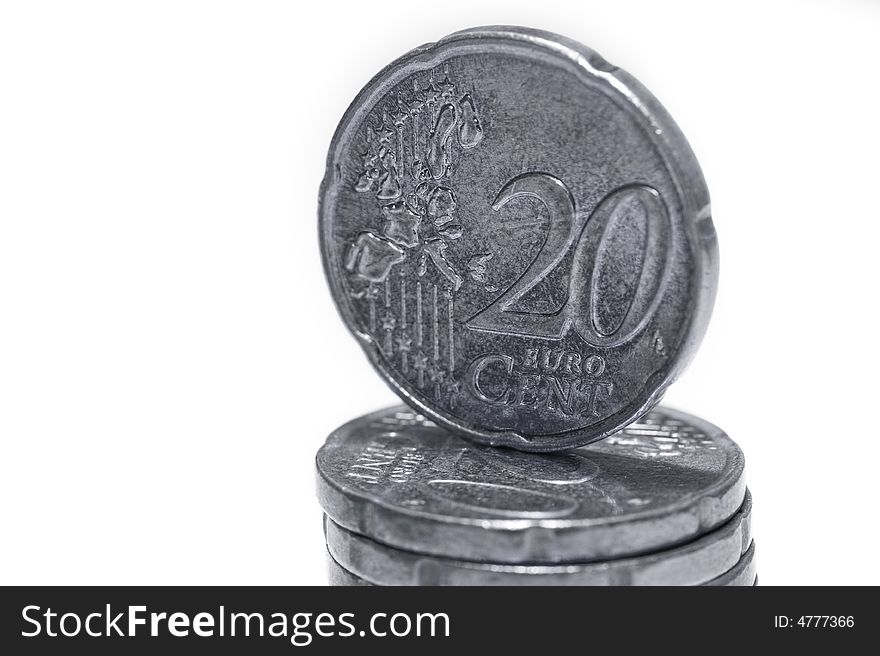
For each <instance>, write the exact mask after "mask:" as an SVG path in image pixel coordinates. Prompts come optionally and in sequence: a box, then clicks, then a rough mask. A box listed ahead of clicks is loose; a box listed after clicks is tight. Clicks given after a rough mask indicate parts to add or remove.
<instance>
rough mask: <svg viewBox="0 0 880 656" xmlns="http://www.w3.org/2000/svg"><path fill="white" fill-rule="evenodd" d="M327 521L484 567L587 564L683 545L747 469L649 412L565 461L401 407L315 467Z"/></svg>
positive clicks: (706, 440) (356, 431) (680, 419)
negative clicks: (460, 433)
mask: <svg viewBox="0 0 880 656" xmlns="http://www.w3.org/2000/svg"><path fill="white" fill-rule="evenodd" d="M316 465H317V470H318V498H319V501H320V502H321V505H322V507H323V508H324V512H325V513H326V514H327V515H328V516H329V517H330V519H332V520H333V521H334V522H336V523H337V524H339V525H340V526H342V527H343V528H346V529H348V530H350V531H353V532H354V533H359V534H361V535H365V536H366V537H369V538H372V539H373V540H376V541H378V542H381V543H383V544H386V545H390V546H393V547H397V548H399V549H405V550H409V551H415V552H419V553H423V554H432V555H435V556H443V557H446V558H453V559H461V560H472V561H486V562H494V563H514V564H515V563H523V562H542V563H560V562H589V561H591V560H607V559H610V558H618V557H624V556H633V555H638V554H644V553H648V552H651V551H656V550H658V549H663V548H668V547H671V546H674V545H678V544H683V543H685V542H688V541H690V540H692V539H694V538H697V537H699V536H700V535H703V534H704V533H707V532H708V531H710V530H712V529H713V528H715V527H717V526H720V525H721V524H723V523H724V522H725V521H727V520H728V519H729V518H730V517H731V516H732V515H733V514H734V513H735V512H736V511H737V510H738V509H739V507H740V506H741V505H742V502H743V497H744V494H745V482H744V476H743V469H744V459H743V454H742V452H741V451H740V449H739V447H738V446H737V445H736V444H735V443H734V442H733V441H732V440H731V439H730V438H729V437H727V435H725V434H724V432H722V431H721V430H720V429H719V428H717V427H715V426H713V425H712V424H709V423H708V422H705V421H703V420H701V419H698V418H696V417H692V416H690V415H687V414H685V413H682V412H677V411H674V410H669V409H666V408H657V409H655V410H653V411H651V412H650V413H648V414H647V415H646V416H645V417H643V418H642V419H641V420H639V421H638V422H635V423H633V424H631V425H630V426H628V427H627V428H625V429H624V430H622V431H620V432H619V433H617V434H616V435H613V436H612V437H609V438H608V439H606V440H603V441H602V442H597V443H595V444H591V445H589V446H586V447H581V448H579V449H575V450H572V451H569V452H567V453H564V454H525V453H521V452H518V451H514V450H510V449H497V448H492V447H483V446H479V445H474V444H471V443H468V442H466V441H463V440H461V439H459V438H458V437H456V436H454V435H452V434H451V433H449V432H447V431H445V430H443V429H442V428H439V427H438V426H436V425H435V424H434V423H432V422H431V421H429V420H427V419H426V418H425V417H423V416H421V415H418V414H416V413H414V412H412V411H411V410H410V409H409V408H406V407H404V406H398V407H395V408H389V409H386V410H381V411H379V412H375V413H372V414H369V415H366V416H364V417H361V418H359V419H356V420H354V421H351V422H349V423H347V424H345V425H344V426H342V427H341V428H339V429H337V430H336V431H334V432H333V433H332V434H331V435H330V436H329V437H328V438H327V441H326V443H325V444H324V446H323V447H321V449H320V450H319V451H318V455H317V462H316Z"/></svg>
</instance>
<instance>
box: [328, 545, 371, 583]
mask: <svg viewBox="0 0 880 656" xmlns="http://www.w3.org/2000/svg"><path fill="white" fill-rule="evenodd" d="M327 583H328V584H330V585H331V586H333V587H360V586H372V585H373V584H372V583H370V582H369V581H365V580H364V579H362V578H361V577H359V576H358V575H357V574H353V573H352V572H349V571H348V570H347V569H345V568H344V567H343V566H342V565H340V564H339V563H337V562H336V561H335V560H334V559H333V556H331V555H330V553H329V552H328V553H327Z"/></svg>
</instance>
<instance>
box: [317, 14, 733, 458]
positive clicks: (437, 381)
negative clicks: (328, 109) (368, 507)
mask: <svg viewBox="0 0 880 656" xmlns="http://www.w3.org/2000/svg"><path fill="white" fill-rule="evenodd" d="M319 222H320V235H321V248H322V256H323V261H324V268H325V273H326V275H327V278H328V281H329V284H330V288H331V291H332V294H333V297H334V299H335V301H336V303H337V306H338V308H339V310H340V313H341V315H342V317H343V319H344V321H345V323H346V324H347V326H348V328H349V329H350V330H351V331H352V333H353V334H354V335H355V337H356V338H357V339H358V341H359V342H360V344H361V346H362V347H363V348H364V350H365V352H366V354H367V356H368V357H369V359H370V361H371V362H372V364H373V365H374V366H375V367H376V368H377V369H378V371H379V372H380V373H381V375H382V377H383V378H384V379H385V380H386V381H387V382H388V383H389V384H390V385H391V386H392V388H393V389H394V390H395V391H396V392H397V393H398V394H399V395H400V396H401V398H403V399H404V400H405V401H406V402H407V403H408V404H409V405H410V406H412V407H414V408H416V409H418V410H419V411H420V412H422V413H423V414H425V415H426V416H428V417H429V418H431V419H432V420H434V421H435V422H437V423H438V424H440V425H442V426H444V427H446V428H448V429H450V430H452V431H453V432H456V433H458V434H460V435H462V436H464V437H467V438H469V439H471V440H474V441H477V442H480V443H483V444H491V445H497V446H510V447H514V448H517V449H522V450H526V451H551V450H560V449H566V448H570V447H573V446H578V445H583V444H587V443H589V442H592V441H595V440H598V439H601V438H603V437H606V436H608V435H611V434H612V433H614V432H616V431H618V430H619V429H621V428H623V427H624V426H626V425H627V424H629V423H630V422H632V421H633V420H635V419H636V418H638V417H639V416H641V415H642V414H644V413H645V412H646V411H647V410H648V409H650V408H651V407H653V406H654V405H655V404H656V403H657V402H658V401H659V399H660V398H661V396H662V394H663V392H664V390H665V389H666V387H667V386H668V385H669V384H670V383H671V382H672V381H673V380H674V379H675V378H676V377H677V376H678V375H679V373H680V372H681V371H682V370H683V369H684V367H685V366H686V363H687V362H688V360H689V359H690V357H691V356H692V355H693V353H694V351H695V349H696V348H697V345H698V343H699V341H700V339H701V337H702V334H703V332H704V330H705V327H706V324H707V322H708V318H709V314H710V312H711V306H712V304H713V301H714V294H715V288H716V283H717V245H716V238H715V231H714V228H713V226H712V221H711V217H710V212H709V196H708V192H707V190H706V187H705V184H704V181H703V178H702V174H701V173H700V170H699V166H698V164H697V162H696V159H695V158H694V155H693V153H692V152H691V149H690V148H689V146H688V144H687V143H686V141H685V139H684V137H683V136H682V134H681V133H680V131H679V130H678V128H677V127H676V125H675V124H674V123H673V121H672V119H671V118H670V117H669V115H668V114H667V113H666V111H665V110H664V109H663V108H662V107H661V106H660V104H659V103H658V102H657V100H656V99H655V98H654V97H653V96H652V95H651V94H650V93H649V92H648V91H647V90H646V89H645V88H644V87H643V86H642V85H641V84H639V83H638V82H637V81H636V80H635V79H634V78H633V77H632V76H630V75H629V74H627V73H625V72H624V71H622V70H620V69H619V68H616V67H614V66H612V65H611V64H609V63H608V62H606V61H604V60H603V59H602V58H601V57H599V56H598V55H597V54H596V53H594V52H593V51H591V50H589V49H588V48H586V47H584V46H582V45H580V44H578V43H575V42H574V41H571V40H568V39H565V38H563V37H559V36H556V35H553V34H549V33H546V32H540V31H537V30H531V29H526V28H514V27H486V28H476V29H472V30H467V31H464V32H458V33H455V34H452V35H450V36H448V37H446V38H444V39H442V40H440V41H438V42H437V43H434V44H429V45H426V46H422V47H420V48H417V49H415V50H413V51H411V52H410V53H409V54H407V55H405V56H403V57H401V58H400V59H398V60H397V61H395V62H393V63H391V64H390V65H388V66H387V67H386V68H385V69H384V70H383V71H382V72H380V73H379V74H378V75H377V76H376V77H375V78H373V80H372V81H370V83H369V84H368V85H367V86H366V87H365V88H364V89H363V90H362V91H361V92H360V93H359V94H358V96H357V97H356V98H355V100H354V102H353V103H352V105H351V107H350V108H349V109H348V111H347V112H346V113H345V115H344V117H343V118H342V121H341V122H340V124H339V127H338V128H337V131H336V133H335V135H334V137H333V141H332V143H331V146H330V152H329V155H328V159H327V172H326V175H325V178H324V181H323V184H322V187H321V194H320V207H319Z"/></svg>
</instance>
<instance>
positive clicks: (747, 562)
mask: <svg viewBox="0 0 880 656" xmlns="http://www.w3.org/2000/svg"><path fill="white" fill-rule="evenodd" d="M703 585H715V586H727V587H734V586H748V585H751V586H755V585H758V563H757V561H756V560H755V543H754V542H752V544H751V546H750V547H749V548H748V550H747V551H746V552H745V553H744V554H743V557H742V558H740V561H739V562H738V563H737V564H736V565H734V566H733V567H732V568H731V569H730V570H728V571H727V572H725V573H724V574H722V575H721V576H719V577H717V578H715V579H713V580H711V581H709V582H708V583H704V584H703Z"/></svg>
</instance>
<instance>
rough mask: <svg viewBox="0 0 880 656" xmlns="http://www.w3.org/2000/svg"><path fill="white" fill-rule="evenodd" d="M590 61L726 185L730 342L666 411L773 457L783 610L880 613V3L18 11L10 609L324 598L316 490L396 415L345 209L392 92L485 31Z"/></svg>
mask: <svg viewBox="0 0 880 656" xmlns="http://www.w3.org/2000/svg"><path fill="white" fill-rule="evenodd" d="M492 23H496V24H497V23H507V24H520V25H530V26H533V27H539V28H543V29H548V30H552V31H555V32H560V33H563V34H566V35H568V36H570V37H573V38H575V39H578V40H580V41H583V42H584V43H586V44H588V45H590V46H591V47H593V48H595V49H596V50H598V51H599V52H600V53H601V54H602V55H603V56H605V57H606V58H607V59H609V60H610V61H612V62H614V63H616V64H617V65H619V66H621V67H623V68H625V69H627V70H628V71H630V72H631V73H633V74H634V75H635V76H636V77H638V78H639V79H640V80H641V81H642V82H643V83H644V84H645V85H646V86H647V87H648V88H650V89H651V90H652V91H653V92H654V93H655V94H656V95H657V96H658V97H659V98H660V99H661V101H662V102H663V103H664V104H665V105H666V107H667V109H669V111H670V112H671V114H672V115H673V116H674V117H675V119H676V121H677V122H678V123H679V125H680V126H681V128H682V129H683V131H684V132H685V134H686V135H687V136H688V138H689V140H690V142H691V144H692V145H693V147H694V150H695V151H696V153H697V156H698V157H699V159H700V162H701V164H702V166H703V169H704V172H705V175H706V178H707V180H708V183H709V188H710V190H711V193H712V199H713V213H714V218H715V224H716V226H717V228H718V233H719V239H720V245H721V256H722V257H721V285H720V289H719V293H718V300H717V303H716V306H715V314H714V317H713V320H712V323H711V326H710V329H709V332H708V335H707V337H706V339H705V341H704V344H703V347H702V349H701V350H700V352H699V353H698V355H697V357H696V359H695V360H694V362H693V364H692V366H691V367H690V369H689V370H688V371H687V373H686V374H685V375H684V377H683V378H682V379H681V380H680V381H679V382H678V383H677V384H676V385H675V386H674V387H673V388H672V389H671V390H670V392H669V393H668V395H667V403H668V404H670V405H673V406H676V407H679V408H682V409H685V410H689V411H692V412H695V413H697V414H700V415H703V416H705V417H706V418H707V419H709V420H710V421H713V422H715V423H717V424H719V425H720V426H722V427H723V428H725V429H726V430H727V431H728V432H729V433H730V434H731V435H732V436H733V437H734V438H735V439H736V440H737V441H738V442H739V443H740V444H741V445H742V447H743V449H744V451H745V453H746V456H747V460H748V465H747V468H748V472H747V473H748V481H749V484H750V486H751V489H752V491H753V494H754V504H755V506H754V513H755V521H754V531H755V535H756V540H757V544H758V558H759V570H760V575H761V581H762V583H763V584H768V585H769V584H808V583H816V584H860V583H873V584H878V583H880V570H878V565H877V562H878V557H877V543H878V541H877V528H876V519H877V516H878V513H877V504H878V494H877V489H878V485H880V474H878V471H877V466H878V463H880V439H878V438H880V435H878V429H877V422H876V420H875V419H874V416H873V414H874V411H875V409H876V407H877V403H878V401H877V391H878V390H877V384H876V380H877V368H878V365H880V357H878V355H880V353H878V350H880V349H878V342H880V337H878V334H877V330H878V329H877V318H878V317H877V298H878V291H877V282H878V276H877V267H878V264H880V255H878V239H880V211H878V202H880V200H878V173H880V128H878V119H880V82H878V63H880V38H878V35H880V2H870V1H861V2H859V1H856V0H838V1H832V0H827V1H824V2H821V1H809V0H806V1H805V0H799V1H781V0H780V1H771V2H767V1H762V2H751V1H743V0H740V1H739V2H736V3H724V6H722V4H721V3H709V2H674V1H670V0H665V1H664V2H652V1H645V2H635V1H621V0H615V1H614V2H609V1H608V0H602V1H600V2H592V1H587V0H579V1H578V2H571V3H550V2H536V1H535V0H530V1H528V2H521V1H513V0H503V1H496V2H475V1H474V0H467V1H465V2H459V1H453V0H443V1H442V2H413V1H412V0H409V1H407V2H391V1H389V0H383V1H382V2H353V3H348V4H343V3H339V2H330V1H328V0H322V1H321V2H314V3H311V2H292V1H291V2H236V3H233V2H157V1H155V0H154V1H151V2H127V3H119V2H103V3H99V2H79V3H67V2H57V3H50V2H21V3H16V2H6V3H3V4H2V5H0V230H2V232H0V440H2V452H0V504H2V516H0V526H2V529H0V531H2V540H0V582H2V583H7V584H9V583H22V584H24V583H31V584H50V583H56V584H69V583H89V584H92V583H93V584H102V583H108V584H112V583H119V584H160V583H162V584H165V583H167V584H200V583H201V584H321V583H323V582H324V581H325V573H324V547H323V541H322V534H321V522H320V509H319V507H318V505H317V503H316V501H315V498H314V487H313V473H312V472H313V457H314V454H315V451H316V450H317V449H318V447H319V446H320V445H321V443H322V441H323V439H324V437H325V435H326V434H327V433H328V432H329V431H330V430H331V429H333V428H334V427H335V426H336V425H338V424H340V423H342V422H344V421H347V420H348V419H350V418H353V417H354V416H356V415H358V414H361V413H363V412H366V411H369V410H373V409H375V408H377V407H380V406H383V405H387V404H390V403H392V402H394V401H395V399H396V397H394V396H393V394H392V393H391V392H390V391H389V389H388V388H387V387H386V386H385V385H384V384H383V383H382V382H381V381H380V379H379V378H378V377H377V376H376V375H375V374H374V372H373V371H372V369H371V368H370V366H369V364H368V363H367V360H366V359H365V357H364V356H363V355H362V353H361V351H360V349H359V347H358V346H357V344H356V343H355V341H354V340H353V339H352V338H351V337H350V336H349V335H348V333H347V332H346V330H345V328H344V327H343V325H342V322H341V321H340V319H339V318H338V317H337V314H336V311H335V308H334V305H333V302H332V301H331V299H330V295H329V293H328V290H327V287H326V284H325V282H324V277H323V273H322V269H321V264H320V259H319V252H318V245H317V230H316V212H315V210H316V201H317V190H318V185H319V182H320V179H321V177H322V175H323V169H324V158H325V155H326V149H327V146H328V144H329V141H330V137H331V135H332V132H333V130H334V128H335V126H336V123H337V121H338V120H339V119H340V118H341V116H342V113H343V111H344V110H345V108H346V107H347V105H348V103H349V102H350V101H351V99H352V98H353V97H354V95H355V94H356V93H357V91H358V90H359V89H360V87H361V86H362V85H363V84H364V83H366V81H367V80H368V79H369V78H370V77H371V76H372V75H373V74H375V73H376V72H377V71H378V70H379V69H380V68H381V67H383V66H384V65H385V64H386V63H387V62H389V61H390V60H391V59H393V58H395V57H397V56H398V55H400V54H402V53H403V52H405V51H407V50H409V49H410V48H412V47H414V46H416V45H419V44H421V43H424V42H427V41H431V40H436V39H437V38H439V37H441V36H443V35H445V34H447V33H449V32H452V31H454V30H457V29H461V28H464V27H468V26H472V25H480V24H492Z"/></svg>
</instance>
